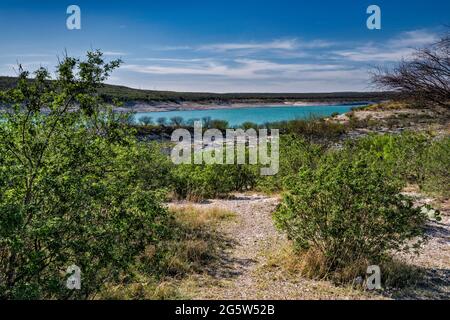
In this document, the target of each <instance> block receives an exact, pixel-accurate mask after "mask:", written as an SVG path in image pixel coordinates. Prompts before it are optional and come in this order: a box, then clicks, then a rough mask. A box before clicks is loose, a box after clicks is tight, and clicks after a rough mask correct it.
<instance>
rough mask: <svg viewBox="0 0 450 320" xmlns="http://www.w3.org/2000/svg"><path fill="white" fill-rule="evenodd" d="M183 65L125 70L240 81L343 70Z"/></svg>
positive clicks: (235, 63)
mask: <svg viewBox="0 0 450 320" xmlns="http://www.w3.org/2000/svg"><path fill="white" fill-rule="evenodd" d="M185 62H186V63H184V64H183V65H180V64H177V65H168V66H167V65H162V64H152V65H138V64H129V65H124V66H123V67H122V68H123V69H125V70H129V71H133V72H138V73H147V74H160V75H203V76H220V77H227V78H238V79H263V78H264V79H267V78H272V77H281V78H299V77H301V76H302V75H303V74H304V73H305V72H309V73H312V72H317V71H325V70H326V71H330V70H340V69H342V66H340V65H333V64H313V63H277V62H273V61H268V60H256V59H234V60H231V61H227V63H224V62H222V61H214V60H210V59H208V60H195V61H194V60H187V61H185Z"/></svg>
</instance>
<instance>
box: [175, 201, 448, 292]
mask: <svg viewBox="0 0 450 320" xmlns="http://www.w3.org/2000/svg"><path fill="white" fill-rule="evenodd" d="M420 199H421V200H420V201H428V200H426V199H425V200H423V199H422V198H420ZM278 203H279V198H277V197H268V196H264V195H257V194H236V195H235V198H233V199H229V200H228V199H227V200H224V199H214V200H208V201H206V202H204V203H191V202H179V203H176V204H173V205H176V206H184V205H188V206H193V207H201V208H213V207H218V208H222V209H226V210H229V211H232V212H234V213H235V214H236V218H235V219H234V220H233V221H232V222H226V223H224V224H223V225H221V226H220V228H219V230H218V232H222V233H223V235H224V237H225V238H227V239H229V241H230V245H229V246H228V247H227V249H225V250H224V252H223V254H222V255H221V257H220V262H219V263H218V264H216V265H214V266H213V267H210V268H209V269H208V270H206V271H205V273H204V274H200V275H193V276H192V277H191V278H190V279H188V280H187V281H185V282H184V283H183V284H182V285H180V288H181V289H182V291H184V292H185V293H186V295H188V297H190V298H193V299H385V298H389V297H395V298H403V299H404V298H406V299H408V298H413V299H414V298H446V299H449V298H450V292H449V288H450V286H449V283H450V282H449V281H450V280H449V279H450V277H449V276H450V274H449V272H450V212H449V210H448V201H447V202H445V203H444V206H443V207H442V208H441V209H442V210H441V211H442V213H443V220H442V221H441V222H439V223H430V225H429V228H428V232H427V233H428V235H429V236H430V237H431V238H430V240H429V242H428V243H427V244H426V246H425V247H424V249H423V250H422V253H421V255H420V256H419V257H417V256H415V257H409V258H407V259H408V262H410V263H411V264H414V265H417V266H420V267H424V268H426V270H427V271H426V278H425V280H424V281H422V282H421V283H419V284H418V285H417V288H414V290H407V291H405V292H403V291H402V292H401V293H400V294H398V293H397V294H396V295H392V296H391V295H389V297H388V296H386V295H380V294H377V293H373V292H363V291H360V290H355V289H352V288H351V287H339V286H335V285H333V284H332V283H330V282H328V281H315V280H310V279H305V278H302V277H300V276H298V275H296V274H289V272H286V270H285V269H284V268H282V267H277V266H275V267H271V268H265V265H266V264H267V261H268V259H269V258H268V256H270V254H273V253H275V254H276V253H279V252H280V251H281V250H283V248H286V247H287V246H288V245H289V244H288V243H287V240H286V239H285V236H283V235H282V234H281V233H279V232H278V231H277V230H276V229H275V227H274V224H273V220H272V212H273V211H274V209H275V208H276V206H277V204H278Z"/></svg>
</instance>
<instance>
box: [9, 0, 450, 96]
mask: <svg viewBox="0 0 450 320" xmlns="http://www.w3.org/2000/svg"><path fill="white" fill-rule="evenodd" d="M71 4H75V5H78V6H79V7H80V8H81V26H82V28H81V30H68V29H67V28H66V19H67V17H68V15H67V14H66V8H67V7H68V6H69V5H71ZM371 4H376V5H378V6H380V8H381V14H382V18H381V19H382V29H381V30H369V29H367V27H366V19H367V17H368V15H367V14H366V9H367V7H368V6H369V5H371ZM449 24H450V1H448V0H428V1H400V0H399V1H392V0H391V1H379V0H372V1H364V0H360V1H354V0H353V1H349V0H341V1H300V0H297V1H286V0H278V1H264V0H259V1H245V0H241V1H234V0H228V1H225V0H224V1H214V0H209V1H193V0H192V1H188V0H185V1H174V0H172V1H167V0H166V1H155V0H153V1H133V0H128V1H122V0H117V1H114V0H110V1H92V0H90V1H80V0H73V1H61V0H58V1H56V0H55V1H50V0H49V1H23V0H14V1H10V0H2V1H1V2H0V37H1V38H0V41H1V43H2V44H1V50H0V74H2V75H14V74H15V71H14V66H15V65H16V64H17V61H19V62H20V63H22V64H23V65H24V66H25V67H26V68H29V69H30V70H33V69H35V68H37V67H39V66H40V65H42V66H46V67H48V68H49V69H50V70H54V65H55V63H56V61H57V56H58V55H59V56H61V55H62V53H63V52H64V50H67V52H68V53H69V54H70V55H73V56H77V57H81V56H82V54H83V53H84V52H85V51H86V50H89V49H91V48H95V49H97V48H99V49H101V50H103V51H104V52H105V55H106V56H107V57H108V58H111V59H113V58H119V57H120V58H122V59H123V60H124V62H125V63H124V65H123V66H122V67H121V68H120V70H118V71H117V72H115V73H114V74H113V76H112V78H111V79H110V80H109V82H110V83H114V84H122V85H127V86H131V87H135V88H142V89H156V90H176V91H212V92H330V91H359V90H370V89H371V87H370V85H369V81H368V70H370V69H371V68H372V67H374V66H378V65H381V66H388V65H391V64H392V63H394V62H395V61H397V60H399V59H401V58H406V59H407V58H408V57H410V55H411V52H412V50H413V49H414V48H416V47H420V46H423V45H426V44H427V43H430V42H433V41H435V40H436V39H437V37H438V36H439V34H440V33H442V31H443V30H444V28H445V27H444V25H449Z"/></svg>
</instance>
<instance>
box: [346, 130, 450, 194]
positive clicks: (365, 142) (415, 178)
mask: <svg viewBox="0 0 450 320" xmlns="http://www.w3.org/2000/svg"><path fill="white" fill-rule="evenodd" d="M348 147H350V148H351V149H352V152H353V153H356V154H359V155H360V157H367V158H372V160H373V165H377V166H379V167H380V168H382V169H383V170H384V171H385V172H386V174H389V175H390V176H391V178H392V179H397V180H400V181H403V182H405V183H412V184H418V185H419V186H420V187H421V188H422V190H423V191H428V192H434V193H438V194H443V195H448V194H449V192H450V191H449V188H448V186H449V185H450V183H449V182H450V181H449V175H448V172H449V171H450V167H449V163H450V138H449V137H448V136H447V137H444V138H439V139H435V138H433V137H432V136H430V135H429V134H426V133H416V132H405V133H403V134H401V135H371V136H369V137H366V138H362V139H359V140H358V141H354V142H351V143H349V144H348Z"/></svg>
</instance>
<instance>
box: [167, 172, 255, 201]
mask: <svg viewBox="0 0 450 320" xmlns="http://www.w3.org/2000/svg"><path fill="white" fill-rule="evenodd" d="M256 170H257V168H256V166H251V165H219V164H202V165H199V164H198V165H197V164H181V165H178V166H176V167H175V168H174V169H173V181H174V192H175V194H176V196H177V197H179V198H188V199H191V200H194V201H198V200H202V199H205V198H214V197H223V196H226V195H227V194H228V193H230V192H232V191H245V190H248V189H252V188H253V187H254V185H255V183H256V182H255V180H256V173H257V171H256Z"/></svg>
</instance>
